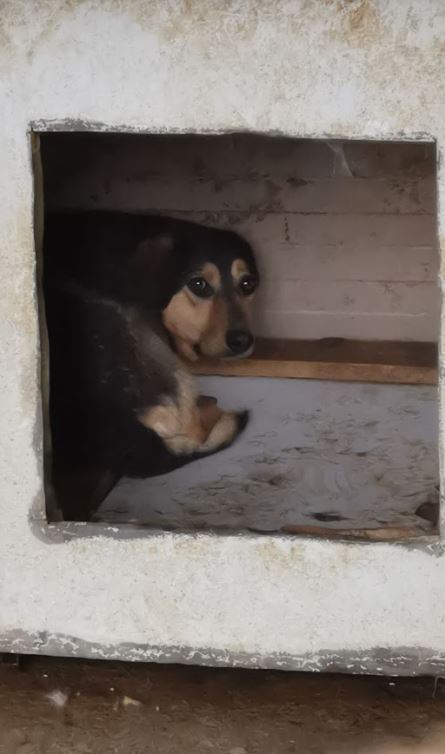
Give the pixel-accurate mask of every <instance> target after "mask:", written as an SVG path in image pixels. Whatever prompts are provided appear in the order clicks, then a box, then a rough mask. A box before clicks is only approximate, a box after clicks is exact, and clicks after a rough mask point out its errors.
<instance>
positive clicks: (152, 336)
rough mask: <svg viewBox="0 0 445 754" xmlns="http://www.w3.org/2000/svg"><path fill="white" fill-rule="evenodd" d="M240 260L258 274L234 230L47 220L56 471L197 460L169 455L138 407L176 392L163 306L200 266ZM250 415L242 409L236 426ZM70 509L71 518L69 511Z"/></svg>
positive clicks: (106, 219) (118, 470) (135, 470)
mask: <svg viewBox="0 0 445 754" xmlns="http://www.w3.org/2000/svg"><path fill="white" fill-rule="evenodd" d="M165 236H168V237H169V238H170V239H173V243H172V244H170V243H169V242H168V241H165ZM236 258H241V259H244V260H245V261H246V262H247V263H248V265H249V267H250V269H251V270H252V271H253V272H256V265H255V260H254V257H253V254H252V250H251V248H250V246H249V244H248V243H247V242H246V241H244V240H243V239H242V238H241V237H240V236H238V235H237V234H236V233H232V232H229V231H222V230H215V229H210V228H206V227H203V226H200V225H197V224H194V223H189V222H185V221H180V220H174V219H171V218H164V217H155V216H140V215H128V214H121V213H112V212H88V213H78V212H74V213H56V214H49V215H48V216H47V217H46V221H45V239H44V269H43V273H44V292H45V305H46V319H47V327H48V335H49V342H50V422H51V434H52V445H53V463H54V466H55V467H56V468H57V467H58V466H59V467H62V466H64V465H66V464H67V463H68V464H70V465H71V466H72V465H74V466H77V465H78V466H79V467H81V466H85V467H92V466H98V467H101V468H103V469H106V470H107V471H108V472H110V471H111V473H112V476H113V479H117V478H119V477H120V476H122V475H126V476H134V477H148V476H156V475H159V474H164V473H166V472H168V471H171V470H173V469H175V468H178V467H180V466H183V465H184V464H186V463H189V462H190V461H193V460H194V459H195V458H196V457H197V456H196V455H193V456H175V455H172V454H171V453H169V452H168V450H167V449H166V447H165V446H164V443H163V442H162V440H161V439H160V438H159V437H158V436H157V435H156V434H155V433H154V432H152V431H151V430H148V429H146V428H145V427H144V426H143V425H142V424H141V423H140V422H139V421H138V419H137V414H138V412H140V411H141V409H144V408H145V409H146V408H148V407H150V406H155V405H157V404H158V403H159V399H160V397H161V396H162V395H173V396H174V394H175V391H176V382H175V365H176V357H175V355H174V353H173V351H172V344H171V342H170V340H169V336H168V333H167V332H166V330H165V328H164V327H163V324H162V309H163V308H165V306H166V305H167V304H168V302H169V301H170V299H171V298H172V296H173V295H174V294H175V293H176V292H177V291H178V290H179V289H180V288H181V287H182V285H183V283H184V281H185V279H186V276H187V274H190V272H191V271H193V270H194V269H197V268H198V267H199V265H200V264H202V263H205V262H213V263H214V264H216V265H217V267H218V269H220V270H221V274H222V275H223V276H224V275H228V274H229V271H230V265H231V263H232V261H233V259H236ZM129 331H131V336H130V335H129ZM246 422H247V414H244V415H242V414H241V415H240V417H239V424H240V430H241V429H242V428H243V425H245V423H246ZM61 503H62V507H63V501H61ZM69 515H70V517H71V518H75V515H73V512H72V510H70V512H69Z"/></svg>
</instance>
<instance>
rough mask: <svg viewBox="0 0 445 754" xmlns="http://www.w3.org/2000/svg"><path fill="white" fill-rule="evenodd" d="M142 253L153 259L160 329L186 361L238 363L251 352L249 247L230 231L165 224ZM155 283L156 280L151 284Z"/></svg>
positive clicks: (254, 280)
mask: <svg viewBox="0 0 445 754" xmlns="http://www.w3.org/2000/svg"><path fill="white" fill-rule="evenodd" d="M164 224H165V227H164V228H163V233H162V234H161V235H159V236H158V237H157V238H154V239H151V240H150V242H149V243H148V245H147V247H146V251H145V252H144V253H146V254H150V255H151V260H152V261H153V259H154V256H153V255H155V256H157V269H158V273H157V274H156V276H155V277H156V278H157V280H158V282H159V286H160V287H162V289H163V293H164V294H165V298H166V301H165V305H163V306H162V307H161V308H162V318H163V322H164V326H165V327H166V329H167V330H168V332H169V333H170V335H171V337H172V339H173V341H174V343H175V347H176V349H177V350H178V352H179V353H181V354H182V355H184V356H185V357H186V358H188V359H191V360H193V359H196V358H198V357H199V356H204V357H205V356H206V357H211V358H240V357H244V356H248V355H249V354H250V353H251V352H252V349H253V344H254V337H253V334H252V321H251V319H252V303H253V299H254V293H255V290H256V288H257V286H258V282H259V276H258V270H257V266H256V263H255V258H254V254H253V251H252V248H251V247H250V245H249V244H248V243H247V241H245V240H244V239H243V238H241V236H239V235H238V234H237V233H234V232H232V231H226V230H218V229H212V228H207V227H204V226H201V225H197V224H194V223H188V222H181V221H176V220H168V219H165V220H164ZM154 282H155V281H154Z"/></svg>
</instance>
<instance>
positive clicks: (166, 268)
mask: <svg viewBox="0 0 445 754" xmlns="http://www.w3.org/2000/svg"><path fill="white" fill-rule="evenodd" d="M175 247H176V244H175V239H174V238H173V236H171V235H169V234H162V235H159V236H156V237H154V238H146V239H144V240H143V241H141V242H140V243H139V244H138V246H137V247H136V248H135V250H134V251H133V254H132V256H131V260H130V265H129V269H130V280H129V285H130V286H131V289H132V290H133V291H134V292H135V293H136V296H137V298H138V300H139V301H146V302H147V304H149V305H150V306H152V307H153V308H163V307H164V306H166V305H167V304H168V302H169V301H170V299H171V298H172V296H174V294H175V293H176V291H177V290H178V288H179V286H180V282H179V280H180V273H181V270H180V269H179V265H178V255H177V254H176V253H175V252H176V248H175Z"/></svg>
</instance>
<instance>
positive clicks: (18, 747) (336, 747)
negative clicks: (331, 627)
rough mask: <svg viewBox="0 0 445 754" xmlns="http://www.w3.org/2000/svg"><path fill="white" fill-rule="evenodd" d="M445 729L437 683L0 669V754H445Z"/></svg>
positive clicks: (60, 664) (62, 667)
mask: <svg viewBox="0 0 445 754" xmlns="http://www.w3.org/2000/svg"><path fill="white" fill-rule="evenodd" d="M442 722H444V723H445V683H442V682H441V681H434V679H388V678H365V677H347V676H346V677H345V676H343V677H342V676H333V675H331V676H320V675H305V674H297V673H278V672H260V671H241V670H210V669H205V668H187V667H178V666H155V665H138V664H132V665H130V664H124V663H99V662H85V661H80V660H59V659H53V658H23V660H22V663H21V665H20V666H19V667H15V666H14V665H9V664H2V663H0V752H1V754H56V753H57V754H59V753H62V752H63V754H72V753H74V752H76V754H108V752H110V754H152V753H153V754H173V753H174V754H201V753H202V754H222V753H223V752H224V754H287V753H289V754H291V753H294V752H301V753H302V754H340V753H342V754H343V753H344V754H352V752H367V753H369V752H372V754H381V752H383V751H385V752H386V751H390V752H391V754H396V752H397V754H401V752H407V753H408V752H419V754H420V752H421V754H433V752H434V754H439V752H444V753H445V728H444V733H443V737H441V726H442ZM431 736H433V737H434V736H436V737H437V736H438V738H436V739H435V742H434V743H428V745H426V746H424V744H425V741H430V740H431ZM441 741H442V743H441ZM388 746H389V749H388V748H387V747H388ZM419 747H420V748H419Z"/></svg>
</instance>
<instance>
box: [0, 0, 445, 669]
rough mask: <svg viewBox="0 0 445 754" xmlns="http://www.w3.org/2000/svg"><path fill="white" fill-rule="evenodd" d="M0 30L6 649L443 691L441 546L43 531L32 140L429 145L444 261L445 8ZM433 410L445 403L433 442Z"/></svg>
mask: <svg viewBox="0 0 445 754" xmlns="http://www.w3.org/2000/svg"><path fill="white" fill-rule="evenodd" d="M0 19H1V20H0V41H1V44H0V68H1V76H0V105H1V112H2V118H1V124H0V137H1V144H2V149H1V150H0V191H1V201H0V262H1V269H2V276H1V295H0V341H1V349H0V436H1V438H2V439H1V443H2V444H1V453H0V480H1V487H0V493H1V494H0V515H1V521H2V526H1V529H0V604H1V610H0V637H1V638H0V648H1V649H7V650H12V651H28V652H49V653H55V654H57V653H64V654H70V655H76V654H77V655H88V656H93V657H131V658H132V659H153V660H166V661H169V660H170V661H172V660H181V661H183V662H202V663H206V662H207V663H215V664H217V663H220V664H224V663H235V664H236V663H238V664H244V665H253V666H280V667H293V668H304V669H314V670H320V669H323V668H325V669H326V668H327V669H333V668H337V669H341V670H349V671H356V672H366V671H375V672H391V673H395V672H400V673H414V672H431V673H435V674H437V675H443V674H444V672H445V638H444V631H443V626H444V622H445V558H444V554H443V545H442V543H441V542H438V543H433V544H428V543H423V544H417V545H411V546H409V545H397V544H384V543H383V544H375V545H365V544H347V543H341V542H337V543H334V542H326V541H318V540H308V539H294V538H284V537H278V536H273V537H257V536H250V537H247V536H246V537H242V536H233V537H230V536H228V537H215V536H212V535H207V534H206V535H199V536H193V535H187V534H184V535H180V534H178V535H174V534H165V533H155V534H152V535H147V532H146V531H144V530H136V531H135V530H133V529H131V528H119V527H108V528H106V527H97V528H94V527H92V528H89V527H87V526H82V525H79V526H70V525H64V524H58V525H57V524H54V525H52V526H47V525H46V522H45V520H44V514H43V511H44V505H43V477H42V420H41V404H40V379H39V377H40V370H39V366H40V365H39V332H38V322H37V316H36V286H35V277H34V272H35V249H34V233H33V183H32V171H31V168H32V164H31V149H30V139H29V129H30V127H31V124H34V127H36V128H55V127H59V128H60V127H65V128H71V129H74V130H75V129H76V128H77V129H78V128H82V129H85V128H86V129H88V128H90V129H96V130H115V131H119V130H145V131H164V132H165V131H168V132H175V131H176V132H177V131H180V132H187V131H188V132H195V131H204V132H207V133H208V132H221V131H246V130H247V131H255V132H264V133H273V132H277V131H279V132H281V133H283V134H287V135H291V136H299V137H312V136H317V137H320V138H325V137H326V138H329V139H332V138H335V137H340V138H362V139H394V140H397V139H401V138H402V139H417V138H419V137H420V138H425V139H432V138H436V139H437V140H438V150H439V176H438V187H439V205H440V212H439V243H440V247H441V249H442V250H443V247H444V231H445V172H444V169H443V165H444V153H443V150H444V145H445V126H444V124H445V118H444V102H445V78H444V76H443V45H444V43H443V40H444V37H445V8H444V6H443V3H442V2H440V0H428V2H425V1H424V0H408V1H407V2H406V3H400V2H399V1H398V0H374V1H372V0H352V1H351V2H346V0H327V1H326V2H323V3H320V2H318V0H309V1H308V2H307V1H306V2H303V0H301V1H300V0H295V2H288V1H287V0H275V2H273V3H270V2H266V1H265V0H263V1H262V2H258V1H257V0H243V1H242V2H241V0H227V1H225V2H219V1H218V2H216V0H215V1H214V0H206V2H202V1H201V0H199V1H198V0H196V2H187V3H185V2H184V3H183V2H178V3H175V4H166V3H163V2H161V1H160V0H159V2H153V3H146V2H145V0H128V1H127V2H126V3H122V2H120V1H119V2H118V0H101V1H100V2H96V0H83V1H81V0H79V2H73V1H72V0H70V1H69V2H68V1H67V0H66V1H65V0H53V2H37V0H27V2H25V0H4V2H3V3H2V12H1V15H0ZM442 332H443V331H442ZM442 337H443V336H442ZM442 345H443V344H442ZM442 369H443V365H442V366H441V373H442ZM442 406H443V400H442V387H441V419H442V426H443V409H442ZM441 441H442V438H441ZM442 449H443V441H442ZM442 457H443V451H442V456H441V458H442ZM442 466H443V464H442ZM442 488H443V475H442Z"/></svg>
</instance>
